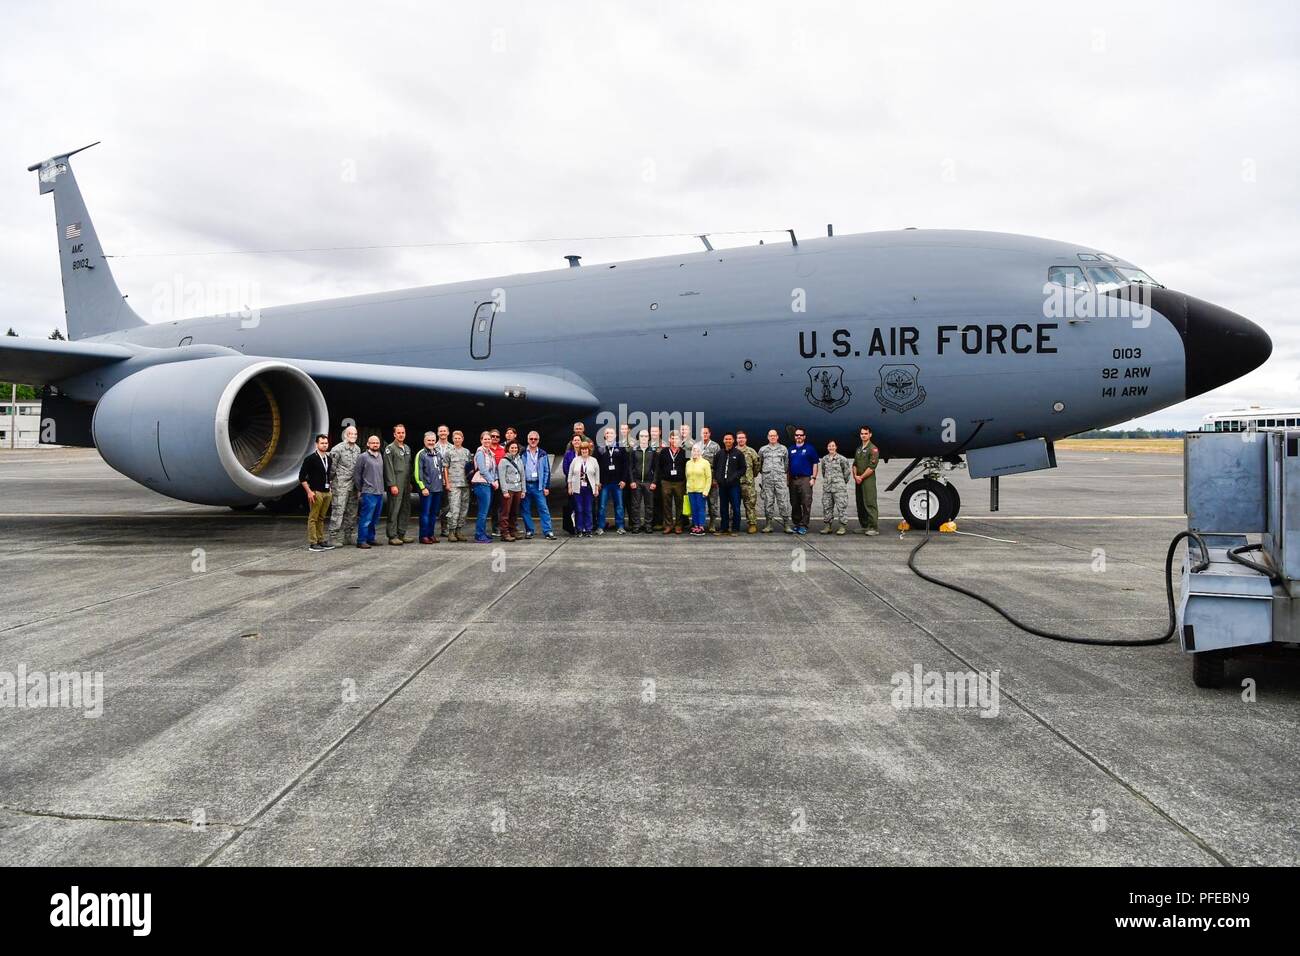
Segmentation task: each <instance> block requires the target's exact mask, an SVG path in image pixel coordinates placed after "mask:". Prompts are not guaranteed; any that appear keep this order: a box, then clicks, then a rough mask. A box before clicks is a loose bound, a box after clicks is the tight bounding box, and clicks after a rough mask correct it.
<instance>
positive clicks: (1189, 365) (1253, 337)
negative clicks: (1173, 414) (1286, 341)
mask: <svg viewBox="0 0 1300 956" xmlns="http://www.w3.org/2000/svg"><path fill="white" fill-rule="evenodd" d="M1143 291H1144V292H1147V293H1149V294H1150V296H1151V305H1152V306H1153V307H1154V308H1155V310H1156V311H1157V312H1159V313H1160V314H1161V315H1163V316H1164V317H1165V318H1166V319H1168V320H1169V321H1170V322H1171V323H1172V324H1173V326H1174V328H1176V329H1177V330H1178V334H1179V335H1181V336H1182V338H1183V352H1184V354H1185V356H1186V358H1185V364H1186V370H1187V396H1186V397H1187V398H1191V397H1192V396H1194V395H1200V394H1202V393H1204V392H1208V391H1210V390H1211V389H1214V388H1218V387H1219V386H1220V385H1223V384H1225V383H1227V382H1231V381H1232V380H1233V379H1238V378H1241V377H1242V376H1243V375H1245V374H1246V373H1247V372H1252V371H1254V370H1255V369H1257V368H1259V367H1260V366H1261V365H1263V364H1264V363H1265V362H1266V361H1268V357H1269V356H1270V355H1272V354H1273V340H1272V339H1270V338H1269V337H1268V333H1267V332H1265V331H1264V330H1263V329H1261V328H1260V327H1259V326H1258V325H1256V324H1255V323H1254V322H1252V321H1250V319H1247V318H1243V317H1242V316H1240V315H1238V314H1237V313H1236V312H1230V311H1228V310H1227V309H1225V308H1223V307H1221V306H1217V305H1215V304H1214V303H1212V302H1206V301H1205V300H1204V299H1197V298H1195V297H1193V296H1190V295H1186V294H1184V293H1182V292H1175V291H1173V290H1172V289H1152V290H1143Z"/></svg>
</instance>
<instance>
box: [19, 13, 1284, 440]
mask: <svg viewBox="0 0 1300 956" xmlns="http://www.w3.org/2000/svg"><path fill="white" fill-rule="evenodd" d="M270 6H272V5H267V4H248V5H243V4H239V3H229V2H222V3H220V4H211V5H203V4H185V5H164V4H161V3H153V4H148V5H145V4H138V5H137V4H128V3H123V4H114V5H112V7H111V9H110V8H109V6H108V5H95V6H91V5H89V4H84V5H81V4H66V5H65V4H60V3H43V4H27V5H22V6H16V5H11V6H9V7H7V8H6V11H5V30H4V32H3V34H2V35H0V282H2V283H3V284H2V286H0V288H3V292H4V295H3V297H2V298H0V327H4V326H12V327H14V328H15V329H17V330H18V332H19V333H21V334H23V335H46V334H48V333H49V331H50V329H52V328H54V327H55V326H60V325H61V324H62V320H63V307H62V297H61V293H60V286H59V272H58V262H57V257H56V252H55V238H54V226H53V211H52V203H51V202H50V201H49V199H48V198H45V197H38V196H37V194H36V185H37V184H36V177H35V174H33V173H28V172H26V171H25V169H26V167H27V166H28V165H29V164H31V163H33V162H36V161H38V160H40V159H43V158H45V157H46V156H48V155H50V154H52V153H55V152H58V151H61V150H67V149H70V148H73V147H76V146H80V145H83V144H85V143H88V142H91V141H94V140H102V141H103V145H101V146H98V147H96V148H95V149H94V150H92V151H91V152H89V153H87V154H85V155H84V156H81V157H78V159H77V160H75V161H74V164H75V166H76V169H77V176H78V179H79V181H80V183H81V186H82V190H83V192H84V193H85V194H86V197H87V201H88V205H89V207H90V210H91V213H92V215H93V216H94V220H95V225H96V227H97V229H98V230H99V233H100V237H101V239H102V240H103V242H104V245H105V248H106V250H107V251H108V252H109V253H110V254H115V255H121V256H124V257H125V258H120V259H117V260H116V261H115V262H114V271H115V273H116V275H117V278H118V282H119V284H120V285H121V286H122V288H123V290H124V291H126V292H128V293H130V294H131V296H132V301H133V302H134V303H135V304H136V306H137V308H138V309H139V310H140V311H142V312H146V313H149V312H150V309H149V308H148V307H147V305H148V303H150V302H151V301H152V302H154V303H155V304H156V303H157V302H158V300H159V290H161V289H167V288H172V289H174V288H177V287H181V286H183V285H184V284H186V283H195V282H197V283H200V284H202V285H203V286H204V287H205V288H218V289H239V290H247V289H251V290H254V292H255V295H256V296H257V298H258V301H257V302H256V303H255V304H256V305H258V306H269V305H276V304H281V303H288V302H295V301H301V300H305V299H318V298H327V297H330V296H335V295H344V294H350V293H358V292H370V291H379V290H384V289H392V288H400V287H403V286H408V285H423V284H430V283H438V282H447V281H455V280H459V279H467V278H473V277H477V276H487V275H498V274H505V273H512V272H520V271H528V270H534V269H541V268H551V267H554V266H557V265H563V261H562V259H561V258H560V257H561V256H562V255H563V254H564V253H568V252H577V253H581V254H583V256H584V257H585V261H586V262H588V263H591V262H601V261H612V260H618V259H626V258H635V257H638V256H644V255H655V254H662V253H667V252H671V251H674V250H680V249H691V250H694V249H696V248H697V246H698V244H697V242H696V241H695V240H691V239H639V240H627V239H624V240H607V241H585V242H582V243H520V244H499V245H470V246H455V247H450V248H448V247H426V248H405V249H395V248H387V249H375V250H368V251H345V252H332V253H319V252H311V253H307V252H300V253H288V254H272V255H265V254H263V255H207V254H205V255H183V256H179V255H174V254H175V253H193V252H202V253H212V252H230V251H238V250H267V249H271V250H278V249H294V248H303V247H322V246H362V245H383V246H394V245H401V244H418V243H439V242H458V241H479V240H501V239H534V238H541V237H569V236H608V235H644V234H654V235H658V234H664V233H697V232H713V233H718V232H723V231H732V230H734V231H741V230H758V229H785V228H795V229H796V230H798V231H799V232H800V234H807V235H814V234H817V233H820V232H822V231H823V230H824V229H825V224H826V223H827V222H833V223H834V224H835V227H836V231H837V232H839V233H847V232H865V231H870V230H875V229H894V228H898V227H901V226H920V227H952V228H967V229H992V230H1003V231H1011V232H1021V233H1028V234H1031V235H1040V236H1047V237H1051V238H1056V239H1064V240H1069V241H1074V242H1079V243H1083V244H1089V245H1095V246H1099V247H1101V248H1103V249H1107V250H1110V251H1112V252H1114V253H1116V254H1119V255H1122V256H1125V257H1127V258H1129V259H1132V260H1133V261H1134V262H1136V263H1137V264H1138V265H1140V266H1142V267H1143V268H1145V269H1146V270H1147V271H1149V272H1150V273H1152V274H1153V275H1154V276H1155V277H1156V278H1157V279H1159V280H1160V281H1162V282H1164V283H1166V284H1167V285H1169V286H1171V287H1173V288H1176V289H1180V290H1182V291H1186V292H1189V293H1191V294H1193V295H1197V296H1200V297H1202V298H1206V299H1209V300H1211V301H1213V302H1216V303H1219V304H1221V305H1223V306H1226V307H1228V308H1230V309H1233V310H1234V311H1237V312H1240V313H1241V314H1243V315H1245V316H1247V317H1249V318H1251V319H1253V320H1255V321H1256V322H1259V323H1260V324H1261V325H1263V326H1264V327H1265V328H1266V329H1267V330H1268V332H1269V333H1270V334H1271V335H1272V337H1273V341H1274V352H1273V358H1272V359H1271V360H1270V362H1269V363H1268V364H1267V365H1266V366H1265V367H1264V368H1263V369H1262V370H1260V371H1258V372H1256V373H1253V374H1252V375H1250V376H1248V377H1247V378H1244V379H1242V380H1240V381H1238V382H1235V383H1232V384H1230V385H1228V386H1226V387H1224V388H1223V389H1220V390H1219V391H1217V392H1214V393H1211V394H1209V395H1207V396H1202V397H1201V398H1198V399H1195V400H1193V401H1191V402H1187V403H1184V404H1183V405H1180V406H1177V407H1175V408H1172V409H1167V410H1166V411H1164V412H1161V413H1159V414H1158V415H1154V416H1150V417H1149V418H1147V419H1144V420H1143V422H1142V423H1143V424H1146V425H1148V426H1160V427H1183V426H1192V425H1194V424H1195V423H1196V422H1197V421H1198V420H1199V418H1200V416H1201V415H1203V414H1205V413H1206V412H1208V411H1218V410H1226V409H1228V408H1231V407H1234V406H1236V405H1240V404H1244V403H1248V402H1264V403H1288V404H1292V403H1294V402H1296V401H1297V399H1298V398H1300V396H1297V363H1296V359H1297V358H1298V357H1300V316H1298V315H1297V302H1300V188H1297V183H1298V180H1300V123H1297V117H1300V12H1298V11H1297V8H1296V7H1295V5H1294V3H1290V2H1277V3H1264V2H1252V0H1240V2H1236V3H1231V4H1229V3H1218V4H1204V3H1197V2H1186V0H1181V2H1169V3H1154V2H1152V3H1148V2H1143V3H1141V4H1135V3H1132V2H1131V0H1130V2H1126V3H1096V2H1094V3H1089V4H1087V5H1083V6H1080V5H1071V6H1064V7H1062V6H1057V7H1052V8H1048V7H1046V6H1045V5H1043V4H1038V3H997V2H995V3H988V4H970V3H961V2H956V3H941V4H940V3H918V2H913V0H907V2H891V3H875V2H873V3H852V4H850V3H845V4H843V5H832V4H820V3H799V4H794V3H781V4H775V3H764V2H747V3H736V4H721V3H719V4H713V3H700V2H694V3H681V4H678V3H667V2H660V3H635V4H633V3H626V4H615V3H608V2H606V3H583V2H574V0H570V2H567V3H564V4H558V5H556V4H538V3H519V4H495V3H474V4H469V3H456V4H447V3H433V4H428V3H425V4H419V5H418V6H417V5H414V4H413V5H412V6H411V7H410V8H407V7H403V6H398V5H387V4H382V3H367V4H357V3H347V4H334V3H329V2H313V3H310V4H307V3H304V4H290V3H278V4H275V5H273V6H274V9H267V8H268V7H270ZM756 239H757V237H756V236H736V237H732V238H730V239H722V238H719V239H717V240H716V241H715V244H716V245H719V246H721V245H729V244H740V243H750V242H754V241H756ZM158 253H168V254H170V255H157V254H158ZM142 302H143V303H145V306H142Z"/></svg>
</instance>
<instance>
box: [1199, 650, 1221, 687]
mask: <svg viewBox="0 0 1300 956" xmlns="http://www.w3.org/2000/svg"><path fill="white" fill-rule="evenodd" d="M1227 663H1228V655H1227V654H1225V653H1224V652H1223V651H1201V652H1200V653H1199V654H1193V655H1192V683H1194V684H1195V685H1196V686H1197V687H1206V688H1210V689H1214V688H1218V687H1222V686H1223V685H1224V684H1225V683H1226V682H1227Z"/></svg>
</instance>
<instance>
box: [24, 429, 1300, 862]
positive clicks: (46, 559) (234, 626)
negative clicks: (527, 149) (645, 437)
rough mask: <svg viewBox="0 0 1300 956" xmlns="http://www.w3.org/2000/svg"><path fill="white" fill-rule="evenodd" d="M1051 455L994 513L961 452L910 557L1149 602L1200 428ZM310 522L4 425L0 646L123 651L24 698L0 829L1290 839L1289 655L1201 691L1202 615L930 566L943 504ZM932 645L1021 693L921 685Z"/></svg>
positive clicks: (100, 654)
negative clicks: (354, 539)
mask: <svg viewBox="0 0 1300 956" xmlns="http://www.w3.org/2000/svg"><path fill="white" fill-rule="evenodd" d="M1059 461H1060V467H1059V468H1057V469H1056V470H1054V471H1050V472H1042V473H1037V474H1032V475H1026V476H1018V477H1014V478H1008V479H1005V480H1004V481H1003V482H1002V507H1003V510H1002V511H1001V512H1000V513H999V514H996V515H989V513H988V508H987V506H988V491H987V483H986V482H972V481H969V480H967V479H965V478H964V476H963V477H960V478H958V484H959V487H960V490H961V492H962V498H963V517H962V519H961V521H960V522H959V524H960V529H961V531H963V532H970V533H971V534H969V535H958V536H953V535H943V536H937V537H936V539H935V540H934V541H932V543H931V544H930V545H929V546H928V547H927V548H926V549H925V551H923V552H922V554H921V558H920V561H921V564H922V566H923V567H924V568H925V569H926V570H927V571H930V572H932V573H934V574H936V575H938V576H940V577H944V578H947V579H950V580H953V581H957V582H960V583H963V584H965V585H966V586H968V587H973V588H975V589H976V590H979V591H981V592H983V593H985V594H987V595H989V596H990V597H993V598H994V599H995V600H998V601H999V602H1000V603H1002V604H1003V606H1005V607H1006V608H1007V610H1008V611H1010V612H1011V613H1013V614H1015V615H1017V616H1018V617H1020V618H1022V619H1023V620H1025V621H1027V622H1031V623H1033V624H1036V625H1039V626H1045V627H1048V628H1053V629H1057V630H1064V631H1068V632H1071V633H1079V634H1085V635H1093V636H1104V637H1140V636H1152V635H1157V634H1160V633H1161V632H1162V631H1163V630H1164V629H1165V627H1166V620H1167V618H1166V606H1165V596H1164V571H1163V563H1164V555H1165V549H1166V547H1167V543H1168V541H1169V539H1170V538H1171V537H1172V535H1174V534H1175V533H1176V532H1177V531H1179V530H1181V529H1182V528H1183V527H1185V524H1184V518H1183V516H1182V510H1183V505H1182V462H1181V459H1180V458H1179V457H1178V456H1167V455H1137V454H1096V453H1087V452H1062V453H1061V454H1060V455H1059ZM903 464H904V463H903V462H898V461H895V462H892V463H890V464H888V465H886V466H884V467H883V469H882V477H883V479H884V480H883V481H882V483H881V487H882V489H883V487H884V484H885V483H887V482H888V480H889V479H891V478H892V477H893V476H894V475H895V474H897V472H898V470H899V469H900V468H901V467H902V465H903ZM881 511H882V517H883V519H884V520H882V524H883V525H884V526H885V527H886V529H889V528H892V526H893V524H894V523H895V522H896V521H897V518H896V517H895V516H896V515H897V496H896V494H893V495H889V496H885V495H884V494H883V493H882V500H881ZM852 523H853V524H856V522H852ZM304 524H305V519H301V518H298V519H293V518H276V517H272V516H270V515H266V514H263V513H258V514H255V515H243V514H236V513H233V512H230V511H227V510H222V509H216V508H204V507H198V506H191V505H185V504H180V503H177V502H173V501H170V500H168V499H166V498H162V497H160V496H158V495H155V494H153V493H152V492H149V491H147V490H145V489H143V488H141V487H140V486H138V485H136V484H134V483H132V482H130V481H128V480H126V479H124V478H121V477H119V476H117V475H116V474H115V473H114V472H112V471H111V470H110V469H109V468H108V467H107V466H106V465H104V464H103V463H102V461H100V459H99V457H98V455H97V454H96V453H95V452H94V451H89V450H59V449H41V450H33V451H23V450H17V451H5V452H2V453H0V573H2V574H3V585H2V587H0V685H2V683H3V678H4V674H5V673H9V674H12V675H16V674H17V673H18V672H19V670H20V669H22V670H23V671H25V673H26V674H28V675H31V674H34V673H49V672H55V671H65V672H66V671H77V672H86V673H90V674H94V673H102V675H103V698H102V714H101V715H100V716H98V717H95V718H87V717H85V716H84V713H85V712H86V708H85V707H83V708H82V709H77V708H70V707H48V706H47V707H22V708H19V707H16V706H0V843H2V844H3V846H4V847H5V852H4V854H3V859H4V862H6V863H9V864H17V865H24V864H26V865H33V864H35V865H50V864H192V865H199V864H211V865H228V864H378V863H396V864H441V863H452V864H521V863H542V864H575V863H595V864H620V863H632V864H674V863H700V864H731V863H738V864H755V863H758V864H762V863H793V864H845V863H858V864H941V865H946V864H1036V863H1046V864H1175V865H1183V864H1186V865H1222V864H1296V863H1297V862H1300V823H1298V822H1297V821H1300V764H1297V762H1296V759H1295V754H1296V748H1297V739H1300V735H1298V733H1297V732H1298V730H1300V667H1297V666H1296V664H1294V663H1290V662H1288V661H1283V662H1276V661H1256V660H1245V661H1240V662H1236V663H1235V664H1234V665H1230V671H1229V676H1230V681H1229V686H1228V687H1227V688H1225V689H1223V690H1219V691H1209V690H1199V689H1197V688H1196V687H1195V686H1193V684H1192V681H1191V665H1190V661H1189V660H1188V659H1187V658H1186V657H1184V656H1183V654H1182V653H1181V652H1180V651H1179V649H1178V646H1177V643H1176V642H1174V643H1170V644H1164V645H1161V646H1158V647H1148V648H1136V649H1134V648H1099V647H1086V646H1078V645H1067V644H1060V643H1054V642H1050V641H1047V640H1043V639H1041V638H1037V637H1033V636H1030V635H1028V634H1025V633H1022V632H1020V631H1017V630H1016V629H1014V628H1012V627H1011V626H1010V625H1009V624H1007V623H1006V622H1005V621H1003V620H1002V619H1001V618H1000V617H998V616H997V615H995V614H994V613H993V612H992V611H990V610H989V609H988V608H986V607H984V606H982V605H980V604H978V603H976V602H974V601H971V600H969V599H967V598H964V597H961V596H959V595H956V594H953V593H951V592H947V591H944V590H942V589H939V588H936V587H934V586H932V585H930V584H928V583H926V582H924V581H922V580H920V579H918V578H917V577H915V576H914V575H912V574H911V573H910V572H909V571H908V569H907V567H906V558H907V554H908V552H909V550H910V549H911V548H912V547H913V545H914V544H915V542H916V540H917V537H916V534H915V533H913V534H909V535H908V536H907V537H906V538H905V539H900V536H899V535H898V534H897V533H896V532H892V531H889V530H886V531H885V532H883V533H882V534H881V536H880V537H877V538H866V537H864V536H862V535H849V536H845V537H837V536H823V535H819V534H816V533H813V534H810V535H808V536H807V537H804V538H799V539H795V538H793V537H790V536H787V535H783V534H775V535H752V536H751V535H741V536H740V537H738V538H712V537H710V538H706V539H690V538H688V537H687V536H682V537H680V538H676V537H674V538H673V539H670V540H665V539H664V538H663V537H662V536H661V535H655V536H653V537H646V536H641V535H638V536H628V537H616V536H613V535H605V536H604V537H603V538H597V539H593V540H570V539H567V538H565V537H563V535H562V533H561V539H560V541H558V542H546V541H542V540H540V539H535V540H533V541H531V542H520V543H515V544H501V543H499V542H498V543H495V544H494V545H492V546H487V545H474V544H459V545H456V544H446V543H442V544H439V545H437V546H432V547H430V546H419V545H408V546H405V547H401V548H394V547H376V548H375V549H374V550H372V551H369V552H363V551H358V550H357V549H355V548H342V549H339V550H336V551H333V552H329V553H325V554H315V553H310V552H308V551H307V550H306V549H305V545H306V539H305V528H304ZM820 527H821V523H820V520H815V521H814V531H815V530H817V529H819V528H820ZM412 534H414V529H412ZM975 535H981V536H983V537H977V536H975ZM917 666H919V667H920V668H921V670H922V671H923V672H925V671H936V672H941V673H942V672H966V671H975V672H981V673H984V674H991V672H993V671H997V672H998V677H999V691H1000V693H999V695H998V697H997V698H988V702H990V706H984V707H978V706H976V707H972V706H967V707H956V706H942V707H915V708H900V707H897V706H895V701H894V700H893V699H892V698H893V697H895V696H896V695H895V687H896V684H901V683H902V682H903V678H902V677H899V678H897V679H896V680H895V681H891V678H894V675H896V674H898V675H906V676H907V678H908V679H910V677H911V675H912V673H913V672H914V669H915V668H916V667H917ZM1246 680H1250V681H1253V682H1254V683H1253V688H1254V694H1253V698H1254V699H1245V698H1249V697H1250V696H1251V695H1250V694H1245V693H1243V688H1242V686H1241V684H1242V682H1243V681H1246ZM994 701H995V702H996V705H995V706H994V705H993V703H992V702H994ZM11 703H12V698H11ZM950 703H951V702H950Z"/></svg>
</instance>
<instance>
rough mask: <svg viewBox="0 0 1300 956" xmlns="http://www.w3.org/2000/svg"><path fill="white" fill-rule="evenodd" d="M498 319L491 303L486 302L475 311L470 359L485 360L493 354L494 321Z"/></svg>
mask: <svg viewBox="0 0 1300 956" xmlns="http://www.w3.org/2000/svg"><path fill="white" fill-rule="evenodd" d="M494 318H496V309H495V307H494V306H493V303H491V302H484V303H483V304H482V305H480V306H479V307H478V308H477V309H475V310H474V327H473V328H472V329H470V333H469V357H470V358H475V359H485V358H487V357H488V356H489V355H491V354H492V320H493V319H494Z"/></svg>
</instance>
